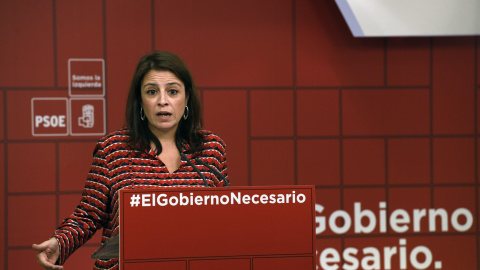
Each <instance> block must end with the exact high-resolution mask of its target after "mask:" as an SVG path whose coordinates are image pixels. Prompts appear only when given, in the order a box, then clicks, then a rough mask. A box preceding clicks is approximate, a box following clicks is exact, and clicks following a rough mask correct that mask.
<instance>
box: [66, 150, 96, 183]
mask: <svg viewBox="0 0 480 270" xmlns="http://www.w3.org/2000/svg"><path fill="white" fill-rule="evenodd" d="M94 147H95V146H94V145H93V143H91V142H79V143H75V142H72V143H60V144H59V148H58V157H59V160H58V162H59V164H58V166H59V170H58V174H59V189H60V190H61V191H77V190H81V189H82V188H83V187H84V186H85V175H87V173H88V171H89V170H90V165H91V162H88V160H90V159H92V158H93V149H94Z"/></svg>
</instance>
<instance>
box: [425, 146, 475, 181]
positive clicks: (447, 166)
mask: <svg viewBox="0 0 480 270" xmlns="http://www.w3.org/2000/svg"><path fill="white" fill-rule="evenodd" d="M474 143H475V141H474V140H473V138H436V139H434V141H433V154H434V156H433V167H434V170H433V181H434V182H435V183H451V184H453V183H474V181H475V147H474Z"/></svg>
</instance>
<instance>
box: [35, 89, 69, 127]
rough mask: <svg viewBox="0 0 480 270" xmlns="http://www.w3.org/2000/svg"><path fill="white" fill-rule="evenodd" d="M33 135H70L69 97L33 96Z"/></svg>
mask: <svg viewBox="0 0 480 270" xmlns="http://www.w3.org/2000/svg"><path fill="white" fill-rule="evenodd" d="M31 106H32V135H33V136H67V135H68V132H69V130H68V99H67V98H60V97H58V98H56V97H53V98H32V100H31Z"/></svg>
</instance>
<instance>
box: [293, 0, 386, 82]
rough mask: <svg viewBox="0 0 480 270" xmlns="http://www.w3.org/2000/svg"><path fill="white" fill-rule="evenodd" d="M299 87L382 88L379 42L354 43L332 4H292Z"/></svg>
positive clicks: (329, 2)
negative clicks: (293, 7)
mask: <svg viewBox="0 0 480 270" xmlns="http://www.w3.org/2000/svg"><path fill="white" fill-rule="evenodd" d="M295 3H296V6H295V11H296V57H297V59H296V60H297V70H296V73H297V83H298V85H299V86H352V85H360V86H380V85H383V84H384V80H385V79H384V76H385V75H384V74H385V70H384V50H383V46H384V45H383V41H382V40H381V39H355V38H353V36H352V34H351V33H350V32H349V31H348V29H347V26H346V24H345V22H344V20H343V19H342V17H341V16H338V13H337V11H336V9H337V7H336V6H335V3H334V2H333V1H295Z"/></svg>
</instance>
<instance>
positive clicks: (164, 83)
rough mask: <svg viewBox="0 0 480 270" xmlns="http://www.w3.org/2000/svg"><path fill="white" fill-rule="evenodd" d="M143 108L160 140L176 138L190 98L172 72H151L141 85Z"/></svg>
mask: <svg viewBox="0 0 480 270" xmlns="http://www.w3.org/2000/svg"><path fill="white" fill-rule="evenodd" d="M140 91H141V96H142V108H143V111H144V112H145V116H146V118H147V120H148V126H149V127H150V130H151V131H152V132H153V134H155V135H156V136H157V137H158V138H162V137H163V138H165V136H175V132H176V131H177V127H178V123H179V122H180V119H182V117H183V113H184V111H185V106H187V101H188V97H187V95H186V92H185V85H184V84H183V82H182V81H181V80H180V79H179V78H177V76H175V74H173V73H172V72H170V71H158V70H151V71H149V72H148V73H147V74H146V75H145V77H144V78H143V80H142V84H141V89H140Z"/></svg>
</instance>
